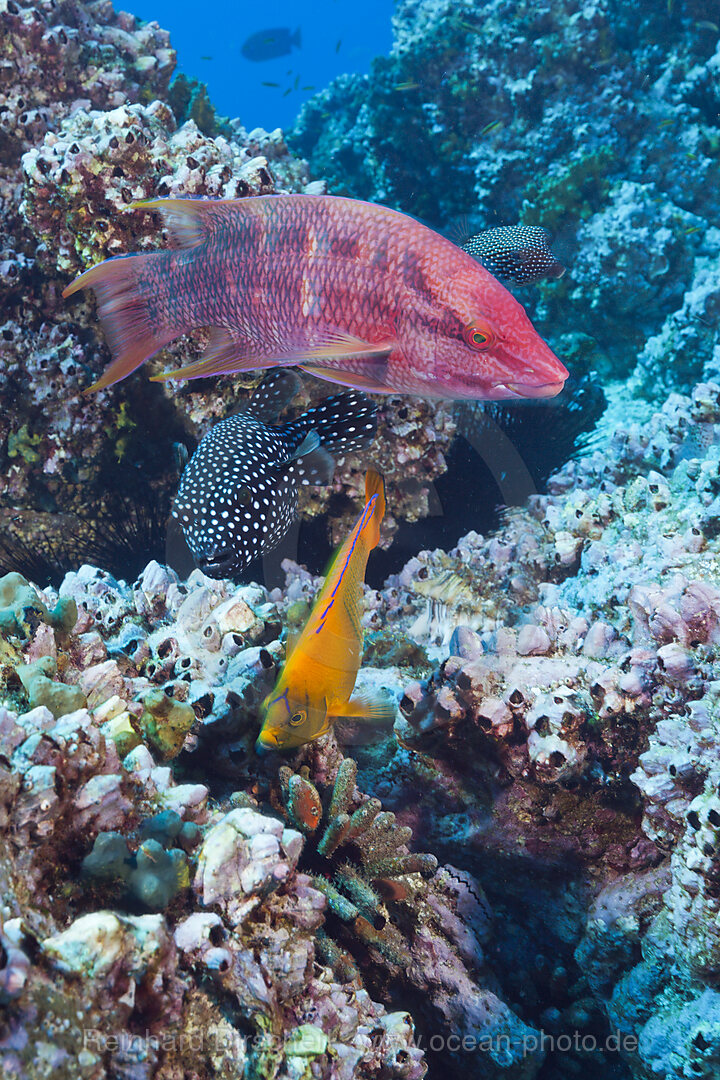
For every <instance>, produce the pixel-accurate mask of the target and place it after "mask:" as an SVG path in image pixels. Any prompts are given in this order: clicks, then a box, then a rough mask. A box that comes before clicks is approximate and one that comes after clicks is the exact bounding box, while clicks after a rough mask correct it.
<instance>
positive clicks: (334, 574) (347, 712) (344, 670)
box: [257, 470, 395, 751]
mask: <svg viewBox="0 0 720 1080" xmlns="http://www.w3.org/2000/svg"><path fill="white" fill-rule="evenodd" d="M384 513H385V488H384V484H383V478H382V476H380V474H379V473H376V472H373V471H372V470H369V471H368V472H367V473H366V475H365V508H364V510H363V512H362V514H361V515H360V517H359V519H358V521H357V522H356V524H355V528H354V529H353V531H352V532H351V533H350V536H349V537H348V538H347V540H346V541H345V543H344V544H343V546H342V547H341V548H340V550H339V552H338V553H337V555H336V556H335V558H334V560H333V563H332V566H331V567H330V570H329V571H328V574H327V577H326V578H325V582H324V584H323V587H322V589H321V590H320V594H319V596H318V598H317V600H316V601H315V605H314V607H313V609H312V611H311V613H310V617H309V619H308V621H307V623H306V624H305V627H304V629H303V631H302V633H301V634H300V637H299V638H298V640H297V643H296V644H295V646H294V648H293V649H292V651H291V652H290V653H289V655H288V658H287V660H286V661H285V667H284V668H283V671H282V674H281V676H280V678H279V679H278V681H277V684H276V686H275V689H274V690H273V691H272V693H271V694H269V695H268V697H267V698H266V699H265V701H264V703H263V708H264V710H265V716H264V720H263V726H262V729H261V731H260V734H259V736H258V740H257V748H258V749H259V750H261V751H262V750H270V749H272V750H290V749H292V748H294V747H297V746H302V745H303V744H304V743H308V742H312V741H313V740H314V739H319V738H320V736H321V735H325V733H326V732H327V731H329V730H330V725H331V723H332V721H333V719H335V718H336V717H341V716H348V717H363V718H371V719H378V720H380V719H385V718H391V717H392V716H394V711H395V710H394V706H391V705H390V704H389V703H386V702H377V703H374V702H368V701H366V700H364V699H359V698H356V699H353V698H351V696H350V695H351V694H352V692H353V690H354V689H355V680H356V679H357V673H358V670H359V668H360V661H361V659H362V651H363V629H362V622H361V620H362V610H363V583H364V581H365V568H366V566H367V561H368V555H369V554H370V552H371V551H372V549H373V548H374V547H375V546H376V545H377V543H378V541H379V539H380V522H381V521H382V519H383V515H384Z"/></svg>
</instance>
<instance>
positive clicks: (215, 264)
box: [63, 195, 568, 399]
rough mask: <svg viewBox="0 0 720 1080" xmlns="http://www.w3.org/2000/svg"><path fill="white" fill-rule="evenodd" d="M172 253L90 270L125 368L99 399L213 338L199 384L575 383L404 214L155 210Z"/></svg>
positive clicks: (113, 374)
mask: <svg viewBox="0 0 720 1080" xmlns="http://www.w3.org/2000/svg"><path fill="white" fill-rule="evenodd" d="M136 206H137V207H138V208H140V209H146V210H151V209H156V210H159V211H160V213H161V214H162V215H163V218H164V221H165V224H166V226H167V227H168V229H169V230H170V233H171V236H172V239H173V241H174V242H175V244H176V245H177V246H176V247H175V248H173V249H170V250H166V251H154V252H148V253H146V254H136V255H126V256H121V257H119V258H115V259H108V260H107V261H106V262H103V263H100V264H99V265H98V266H94V267H93V268H92V269H91V270H87V271H86V272H85V273H84V274H81V275H80V277H78V278H76V279H75V281H73V282H72V284H71V285H69V286H68V287H67V288H66V289H65V292H64V294H63V295H65V296H69V295H71V294H72V293H74V292H76V291H77V290H78V289H83V288H86V287H90V288H93V289H94V290H95V293H96V296H97V300H98V311H99V316H100V320H101V322H102V324H103V327H104V329H105V333H106V336H107V339H108V343H109V345H110V349H111V352H112V355H113V362H112V363H111V364H110V366H109V367H108V369H107V370H106V371H105V373H104V374H103V375H102V376H101V378H100V379H99V380H98V381H97V382H96V383H95V384H94V385H93V386H92V387H90V390H101V389H103V388H104V387H106V386H109V385H111V384H112V383H114V382H117V381H118V380H119V379H123V378H125V376H126V375H129V374H130V373H131V372H132V371H134V370H135V369H136V368H137V367H139V366H140V365H141V364H142V363H144V361H145V360H147V359H148V357H150V356H152V355H153V354H154V353H156V352H157V351H158V349H161V348H162V347H163V346H164V345H167V344H168V343H169V342H171V341H174V340H175V339H176V338H178V337H181V336H182V335H183V334H185V333H187V332H188V331H189V330H192V329H194V328H196V327H208V328H210V329H211V338H210V343H209V345H208V347H207V349H206V350H205V353H204V354H203V356H202V357H201V359H200V360H198V361H197V362H196V363H193V364H190V365H188V366H187V367H184V368H181V369H180V370H179V371H174V372H168V373H166V374H164V375H160V376H156V378H160V379H165V378H173V379H188V378H198V377H200V376H206V375H216V374H220V373H228V372H232V371H247V370H255V369H258V368H268V367H274V366H276V365H281V366H285V365H294V364H297V365H300V367H302V368H303V369H304V370H305V371H308V372H310V373H311V374H313V375H317V376H319V377H320V378H323V379H328V380H330V381H331V382H337V383H344V384H346V385H349V386H353V387H356V388H359V389H364V390H368V391H370V392H372V393H380V394H390V393H407V394H418V395H420V396H422V397H431V398H470V399H503V398H516V397H552V396H553V395H554V394H557V393H558V392H559V391H560V390H561V389H562V387H563V384H564V382H565V380H566V378H567V376H568V372H567V370H566V368H565V367H564V366H563V364H562V363H561V362H560V361H559V360H558V358H557V357H556V356H555V354H554V353H553V352H552V350H551V349H550V348H549V346H548V345H546V344H545V342H544V341H543V340H542V338H541V337H540V336H539V334H538V333H537V331H536V330H535V329H534V327H533V325H532V323H531V322H530V320H529V319H528V317H527V315H526V314H525V311H524V309H523V307H522V306H521V304H519V303H518V301H517V300H516V299H515V298H514V297H513V296H512V295H511V294H510V293H509V292H508V290H507V289H506V288H505V287H504V286H503V285H501V284H500V282H499V281H497V280H496V279H495V278H494V277H493V276H492V274H490V273H489V272H488V271H487V270H486V269H485V268H484V267H483V266H480V265H479V264H478V263H477V262H476V261H475V260H474V259H473V258H472V257H471V256H470V255H469V254H467V253H466V252H465V251H462V250H461V249H460V248H458V247H457V246H456V245H455V244H453V243H452V242H451V241H450V240H447V239H446V238H445V237H443V236H440V235H439V233H436V232H434V231H433V230H432V229H429V228H428V227H427V226H426V225H422V224H421V223H420V222H418V221H415V219H414V218H411V217H408V216H407V215H406V214H401V213H399V212H398V211H396V210H389V209H387V208H386V207H382V206H375V205H373V204H371V203H366V202H360V201H358V200H355V199H346V198H340V197H336V196H330V195H262V196H255V197H252V198H247V199H237V200H222V199H217V200H215V199H156V200H152V201H150V202H145V203H138V204H136Z"/></svg>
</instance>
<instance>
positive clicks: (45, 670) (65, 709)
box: [17, 656, 87, 720]
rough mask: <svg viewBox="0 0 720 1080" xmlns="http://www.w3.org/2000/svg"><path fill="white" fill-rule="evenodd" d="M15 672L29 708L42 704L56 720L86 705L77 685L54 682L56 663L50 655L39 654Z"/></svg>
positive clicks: (85, 700) (85, 699) (83, 695)
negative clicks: (38, 656) (37, 658)
mask: <svg viewBox="0 0 720 1080" xmlns="http://www.w3.org/2000/svg"><path fill="white" fill-rule="evenodd" d="M17 673H18V677H19V679H20V682H21V683H22V684H23V686H24V688H25V693H26V694H27V698H28V702H29V704H30V708H31V709H36V708H37V707H38V705H44V706H45V708H46V709H49V710H50V712H51V713H52V714H53V716H54V717H55V719H56V720H57V719H58V718H59V717H61V716H65V714H66V713H71V712H75V711H76V710H77V709H84V708H85V707H86V705H87V698H86V697H85V694H84V693H83V692H82V690H81V689H80V687H79V686H68V685H67V683H60V682H55V675H57V664H56V663H55V661H54V660H53V658H52V657H51V656H41V657H40V659H39V660H34V661H33V663H32V664H20V665H19V667H18V669H17Z"/></svg>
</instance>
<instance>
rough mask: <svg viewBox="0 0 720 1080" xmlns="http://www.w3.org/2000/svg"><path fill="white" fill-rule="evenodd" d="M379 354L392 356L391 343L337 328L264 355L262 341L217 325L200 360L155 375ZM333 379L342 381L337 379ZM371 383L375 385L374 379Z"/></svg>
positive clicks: (195, 375) (197, 374) (199, 374)
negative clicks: (370, 340) (374, 342)
mask: <svg viewBox="0 0 720 1080" xmlns="http://www.w3.org/2000/svg"><path fill="white" fill-rule="evenodd" d="M376 355H377V356H378V357H379V358H380V357H385V356H389V355H390V346H389V345H388V346H387V347H386V346H385V345H370V344H369V343H368V342H367V341H361V340H360V339H359V338H354V337H352V336H350V335H342V334H340V335H339V334H336V333H335V331H329V332H328V333H327V334H322V335H320V337H319V338H318V336H317V334H315V335H314V340H313V341H312V343H310V342H308V341H306V340H305V341H304V340H302V338H290V339H288V340H287V341H285V342H284V343H282V344H281V345H280V346H279V347H277V348H275V349H272V350H271V351H269V352H268V353H267V354H266V355H263V347H262V344H261V343H260V342H254V341H252V339H251V338H250V336H249V334H247V332H245V331H244V330H242V329H241V330H240V332H239V333H234V332H233V331H230V330H229V329H227V328H225V327H218V326H215V327H212V328H211V331H210V342H209V344H208V346H207V348H206V349H205V352H204V353H203V354H202V356H201V357H200V359H199V360H196V361H195V363H194V364H188V365H187V367H184V368H179V369H178V370H177V371H165V372H163V374H162V375H155V376H154V377H153V381H154V382H164V381H166V380H167V379H199V378H203V377H205V376H208V375H228V374H230V373H231V372H233V371H257V370H259V369H260V368H269V367H275V366H276V365H278V366H283V367H289V366H291V365H293V364H298V365H301V366H302V367H305V366H306V365H305V364H304V363H303V361H305V360H307V359H313V358H316V357H317V358H321V357H344V356H348V357H351V356H362V357H367V358H368V362H369V358H371V357H374V356H376ZM379 362H381V363H382V365H383V372H384V369H385V362H384V359H382V361H379ZM321 377H323V376H321ZM329 377H330V376H328V378H329ZM362 378H363V377H362V376H358V377H357V379H356V381H357V384H358V386H361V385H364V384H363V382H362ZM334 381H335V382H341V381H342V380H340V379H338V378H335V379H334ZM368 385H373V386H374V385H375V382H374V381H373V382H372V383H369V384H368Z"/></svg>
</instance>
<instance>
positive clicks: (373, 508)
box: [365, 469, 385, 548]
mask: <svg viewBox="0 0 720 1080" xmlns="http://www.w3.org/2000/svg"><path fill="white" fill-rule="evenodd" d="M371 503H372V505H371ZM365 511H366V513H367V514H368V520H367V523H366V525H365V528H366V529H367V539H368V546H369V547H371V548H374V547H376V546H377V544H378V543H379V542H380V523H381V522H382V519H383V518H384V516H385V481H384V480H383V477H382V474H381V473H379V472H376V471H375V470H374V469H368V471H367V472H366V473H365Z"/></svg>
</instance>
